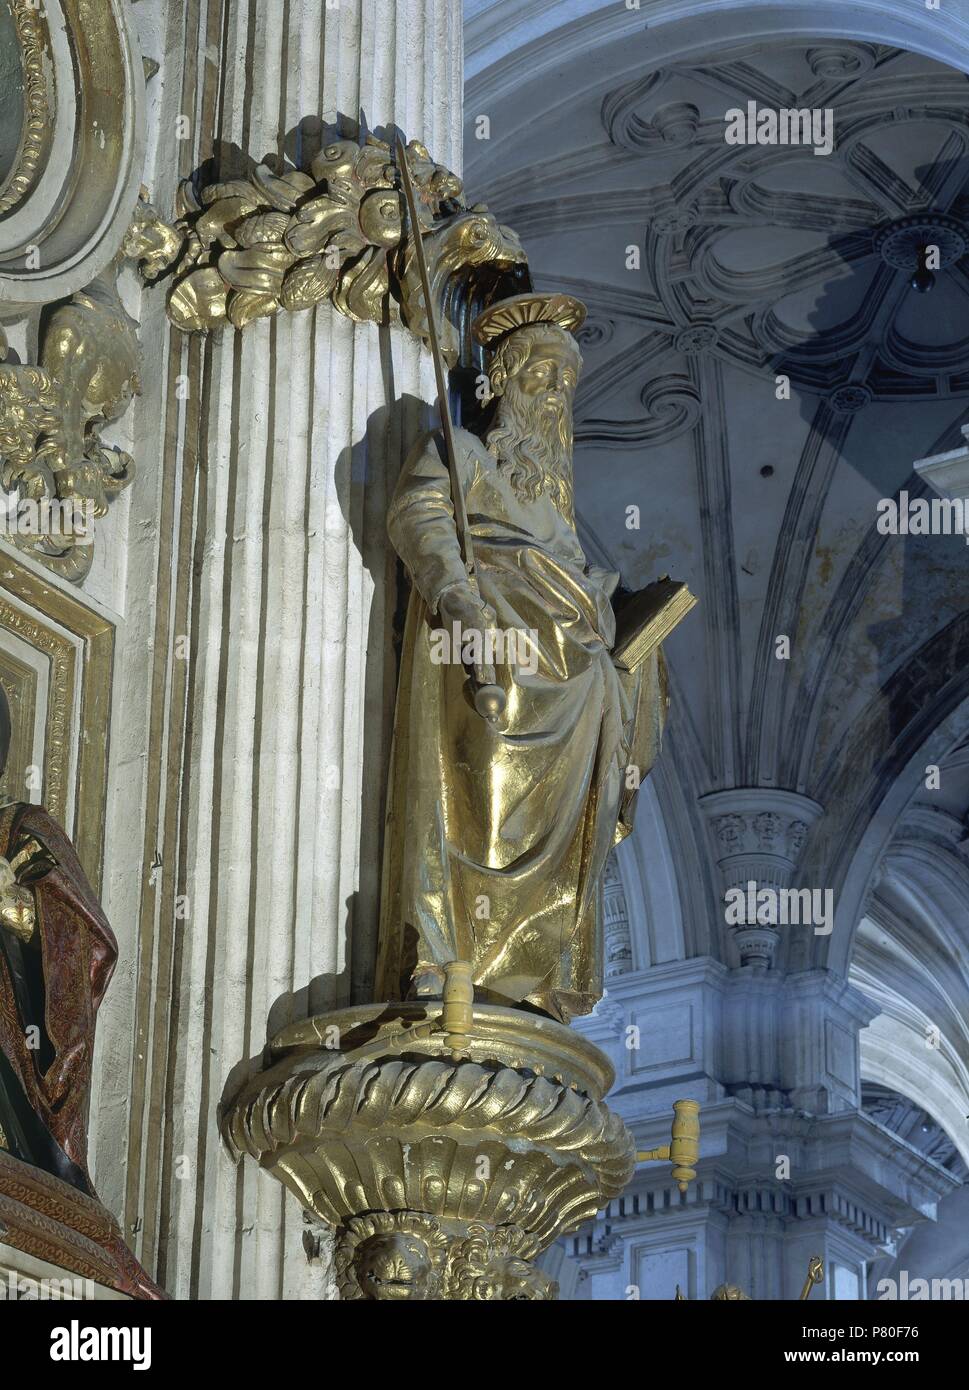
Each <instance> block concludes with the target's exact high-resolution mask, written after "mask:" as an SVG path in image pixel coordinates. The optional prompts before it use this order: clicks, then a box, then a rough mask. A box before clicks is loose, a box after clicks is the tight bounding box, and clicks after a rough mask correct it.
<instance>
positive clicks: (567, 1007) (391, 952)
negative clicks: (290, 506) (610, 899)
mask: <svg viewBox="0 0 969 1390" xmlns="http://www.w3.org/2000/svg"><path fill="white" fill-rule="evenodd" d="M583 318H584V308H583V306H582V305H580V304H579V303H578V301H576V300H573V299H571V298H570V297H568V296H565V295H554V296H548V295H544V296H543V295H521V296H516V297H515V298H513V299H509V300H505V301H502V302H501V303H499V304H497V305H494V306H493V307H492V308H491V309H489V310H486V311H485V313H484V314H482V315H480V316H479V318H478V319H477V320H476V322H475V325H474V331H475V334H476V336H477V338H478V340H479V341H480V342H484V343H491V344H494V356H493V358H492V361H491V367H490V373H489V375H490V381H491V389H492V392H493V394H494V396H495V397H497V406H496V410H495V413H494V417H493V420H492V422H491V425H490V428H489V429H488V431H487V433H486V435H485V437H484V439H483V440H482V439H479V438H478V437H477V436H476V435H474V434H471V433H470V432H469V431H467V430H463V429H458V430H456V431H455V442H456V453H457V460H456V461H457V468H458V473H459V476H460V480H461V484H462V489H463V493H464V498H465V502H466V510H467V517H468V525H469V528H470V532H471V536H472V539H473V548H474V558H475V571H476V585H475V584H473V583H472V582H470V580H469V576H468V572H467V569H466V567H465V564H464V562H463V560H462V555H461V548H460V545H459V540H458V535H457V531H456V526H455V519H454V508H453V506H452V502H451V490H450V480H449V472H448V465H447V457H446V453H445V445H444V442H443V437H442V435H441V434H440V433H436V434H432V435H429V436H427V437H425V438H424V439H422V440H421V441H420V442H419V443H418V445H417V446H416V447H415V449H414V450H413V452H412V453H411V455H410V457H409V458H408V460H407V462H406V463H405V465H404V468H403V470H402V474H401V477H400V480H399V483H398V486H397V489H396V492H395V495H394V498H393V501H392V504H391V508H390V515H389V521H388V526H389V532H390V537H391V540H392V542H393V545H394V548H395V549H396V550H397V553H398V554H399V555H400V557H401V559H402V560H403V562H404V564H405V566H406V568H407V570H408V573H409V575H410V577H411V580H412V583H413V590H412V594H411V601H410V608H409V611H408V618H407V625H406V631H405V636H404V643H403V655H402V666H401V673H400V686H399V692H398V699H397V717H396V726H395V735H394V762H393V770H392V788H391V795H390V801H389V806H388V827H387V830H388V833H387V848H386V853H385V863H384V874H385V877H384V900H383V922H382V930H381V938H380V953H379V961H378V983H377V989H378V995H377V997H378V998H380V997H389V998H406V997H413V996H415V995H417V996H435V995H440V993H441V986H442V981H443V974H444V972H443V966H444V965H445V963H446V962H448V961H450V960H455V959H458V960H467V961H471V962H472V965H473V979H474V983H475V991H476V996H477V998H478V999H479V1000H483V1001H486V1002H491V1003H499V1004H510V1005H524V1006H528V1005H531V1006H534V1007H535V1008H537V1009H540V1010H542V1011H544V1012H545V1013H548V1014H550V1015H551V1016H552V1017H554V1018H557V1019H559V1020H561V1021H563V1022H568V1021H569V1019H570V1018H571V1017H572V1016H573V1015H576V1014H583V1013H588V1012H589V1010H591V1009H592V1008H593V1007H594V1005H595V1003H596V1000H597V999H598V998H599V997H600V996H601V993H602V983H601V982H602V950H601V933H600V925H599V909H600V897H599V879H600V875H601V873H602V870H603V868H604V865H605V861H606V857H607V855H608V854H609V851H610V849H611V848H612V846H613V845H614V844H615V843H617V842H618V840H620V839H621V838H622V837H623V836H624V835H625V834H626V833H628V831H629V829H630V828H631V813H632V805H633V801H634V798H635V788H636V786H638V777H644V776H645V775H646V773H647V771H648V770H649V768H650V767H651V765H652V763H653V761H654V758H655V756H656V754H657V752H658V749H659V741H660V736H661V732H662V725H663V721H664V717H665V711H666V692H665V668H664V666H663V663H662V657H661V655H660V653H659V651H658V649H657V650H656V651H654V652H653V653H652V655H651V656H650V657H649V658H648V659H647V660H646V661H645V662H643V664H642V665H641V666H640V667H639V669H638V670H637V671H636V672H635V673H631V672H627V671H624V670H620V669H619V668H617V667H616V666H615V665H614V663H613V661H612V659H611V656H610V651H611V648H612V645H613V641H614V637H615V618H614V615H613V610H612V604H611V596H612V594H613V592H614V590H615V588H616V585H617V583H618V579H619V576H618V575H617V574H614V573H607V572H605V571H603V570H600V569H596V568H594V567H593V566H591V565H589V563H588V561H587V560H586V557H585V555H584V554H583V551H582V546H581V545H580V543H579V538H578V536H577V534H576V530H575V517H574V504H573V483H572V401H573V396H574V393H575V387H576V382H577V380H578V376H579V371H580V369H581V365H582V359H581V356H580V353H579V350H578V347H577V345H576V342H575V340H574V338H573V337H572V335H571V333H570V332H569V331H568V329H569V328H573V329H574V328H575V327H577V326H578V325H579V324H581V322H582V319H583ZM454 624H459V625H460V628H461V629H462V630H463V631H468V630H472V631H473V630H479V631H487V630H489V629H490V630H492V631H493V630H496V629H497V630H500V631H502V632H503V633H506V634H507V633H509V632H516V633H521V632H524V633H526V634H529V637H530V643H529V644H527V655H528V658H529V659H528V660H527V661H523V660H522V659H521V652H522V646H521V644H519V645H518V648H517V655H518V661H517V663H516V661H515V660H508V661H504V662H503V661H501V660H499V661H497V662H496V663H495V668H494V673H495V679H496V681H497V683H498V685H499V686H500V687H501V688H502V689H503V691H504V693H505V697H506V705H505V709H504V712H503V714H502V715H501V716H500V717H499V718H498V719H497V720H495V721H494V722H489V720H488V719H486V718H483V717H482V715H481V714H479V713H478V712H477V711H476V709H475V706H474V701H473V698H472V691H471V689H470V688H469V684H468V681H467V673H466V671H465V669H464V667H463V666H462V665H461V664H460V653H455V654H454V659H452V660H450V661H442V660H441V659H440V652H441V645H440V643H439V642H438V641H436V640H435V634H436V633H437V632H438V630H439V629H440V628H441V627H442V626H443V627H444V628H445V629H446V630H449V631H450V630H453V625H454ZM479 674H480V673H479ZM483 678H484V679H490V673H489V674H488V675H487V676H485V677H483ZM631 768H635V769H637V773H638V777H637V776H636V775H633V776H629V775H627V771H628V770H629V769H631Z"/></svg>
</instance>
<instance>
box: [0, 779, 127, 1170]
mask: <svg viewBox="0 0 969 1390" xmlns="http://www.w3.org/2000/svg"><path fill="white" fill-rule="evenodd" d="M0 855H2V856H3V857H4V858H5V859H7V860H9V861H17V862H18V863H20V864H21V865H22V867H21V868H20V869H18V874H17V882H18V884H20V885H21V886H22V887H23V888H25V889H29V891H30V893H31V895H32V897H33V903H34V911H35V915H36V929H35V932H34V935H33V938H32V940H30V941H27V942H24V941H21V940H19V939H18V938H17V936H16V935H15V934H14V933H12V932H11V931H10V930H9V929H8V928H6V927H4V926H3V925H2V924H0V1054H2V1055H0V1083H2V1081H3V1080H4V1077H5V1079H6V1083H7V1084H6V1085H5V1086H4V1091H5V1099H6V1106H5V1107H4V1109H5V1110H6V1117H7V1118H6V1124H7V1127H9V1128H10V1130H11V1133H10V1134H9V1135H7V1142H6V1144H5V1147H7V1148H9V1149H11V1151H13V1152H14V1153H15V1154H16V1155H17V1156H20V1157H23V1158H24V1159H26V1161H27V1162H32V1163H35V1164H37V1165H38V1166H40V1167H44V1168H45V1169H47V1170H48V1171H49V1172H53V1173H54V1174H55V1175H56V1176H58V1177H60V1178H62V1179H63V1180H64V1181H66V1182H70V1183H72V1184H73V1185H74V1186H76V1187H80V1188H81V1189H82V1190H85V1191H87V1192H89V1193H91V1194H92V1195H93V1188H92V1187H91V1181H90V1177H89V1174H88V1167H87V1106H88V1094H89V1090H90V1084H91V1061H92V1054H93V1050H94V1026H95V1015H96V1013H97V1010H98V1006H99V1005H100V1003H101V1000H102V998H103V997H104V992H105V990H106V989H107V987H108V982H109V981H110V979H111V975H112V972H113V971H114V966H115V961H116V959H117V954H118V947H117V943H116V941H115V938H114V934H113V932H112V931H111V928H110V926H109V925H108V923H107V920H106V919H105V916H104V914H103V912H102V911H101V907H100V904H99V903H98V900H97V898H96V897H95V896H94V890H93V889H92V888H91V885H90V884H89V883H88V880H87V877H86V875H85V873H84V870H83V869H82V868H81V865H80V863H79V862H78V858H77V855H76V854H75V852H74V847H73V845H72V844H71V842H70V840H69V839H68V838H67V836H66V835H65V833H64V831H63V830H62V829H61V827H60V826H59V825H58V824H57V822H56V821H55V820H54V819H53V818H52V817H51V816H50V815H49V814H48V813H47V811H45V810H44V808H43V807H42V806H32V805H28V804H26V803H23V802H20V803H16V804H12V805H7V806H4V807H2V808H0ZM28 1029H34V1030H36V1033H28V1031H27V1030H28ZM33 1043H36V1044H39V1045H32V1044H33ZM24 1102H26V1105H25V1104H24ZM21 1151H22V1152H21Z"/></svg>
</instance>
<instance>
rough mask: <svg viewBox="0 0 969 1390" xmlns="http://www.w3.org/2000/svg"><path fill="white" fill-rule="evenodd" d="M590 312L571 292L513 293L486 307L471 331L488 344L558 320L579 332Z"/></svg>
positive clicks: (559, 322) (560, 326)
mask: <svg viewBox="0 0 969 1390" xmlns="http://www.w3.org/2000/svg"><path fill="white" fill-rule="evenodd" d="M586 313H587V310H586V307H585V305H584V304H583V303H582V301H581V299H575V298H574V297H573V296H572V295H571V294H513V295H511V296H510V297H509V298H508V299H500V300H499V301H498V303H497V304H492V305H491V306H490V307H489V308H487V309H485V310H483V311H482V313H480V314H479V315H478V317H477V318H476V319H475V321H474V323H473V324H472V325H471V332H472V334H473V335H474V339H475V342H478V343H485V344H487V343H494V342H495V341H496V340H497V339H498V338H503V337H505V335H506V334H508V333H513V332H514V331H515V329H516V328H524V327H525V326H526V325H527V324H532V323H554V324H556V325H557V326H558V327H559V328H564V329H565V330H566V332H568V333H575V332H576V330H577V329H579V328H581V327H582V324H583V323H584V322H585V316H586Z"/></svg>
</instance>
